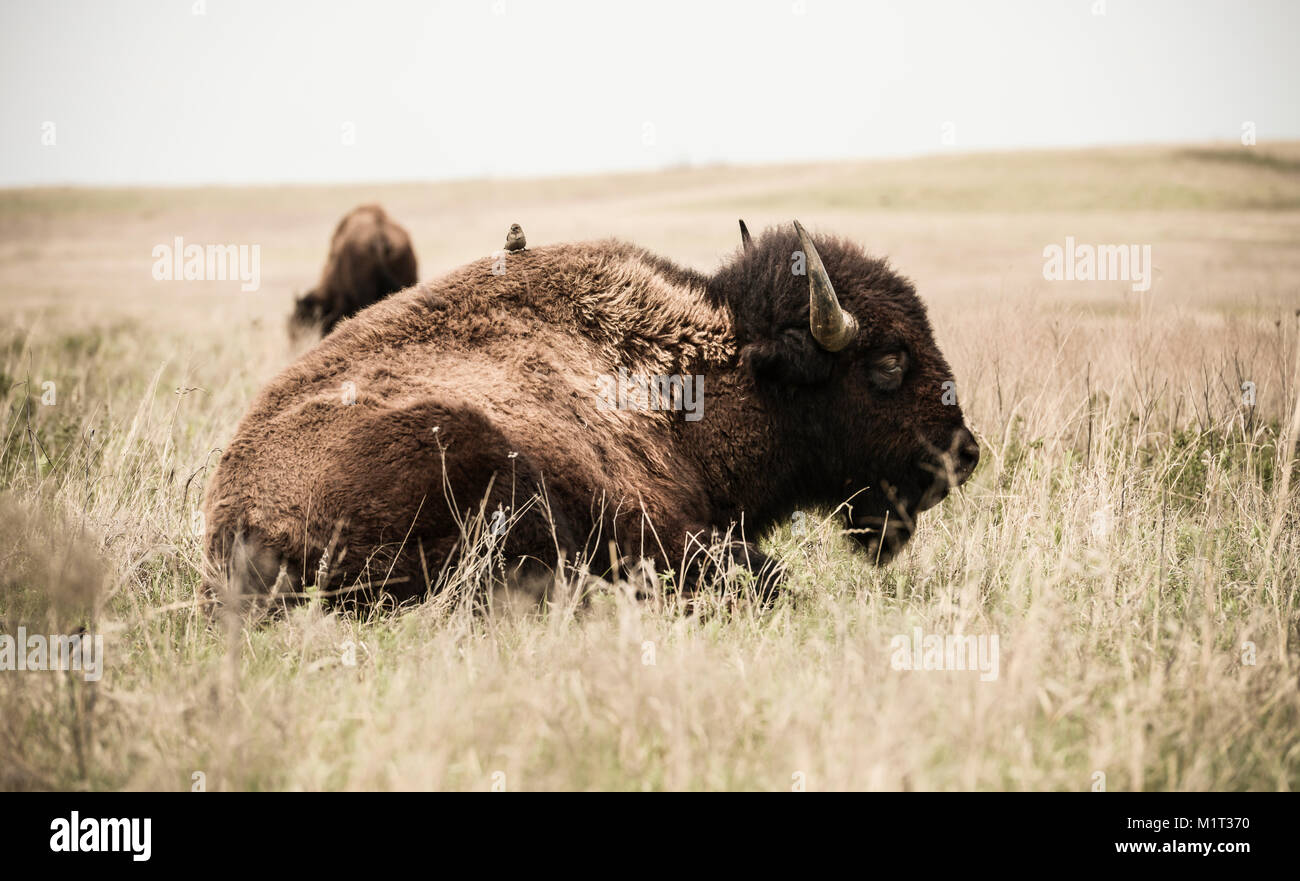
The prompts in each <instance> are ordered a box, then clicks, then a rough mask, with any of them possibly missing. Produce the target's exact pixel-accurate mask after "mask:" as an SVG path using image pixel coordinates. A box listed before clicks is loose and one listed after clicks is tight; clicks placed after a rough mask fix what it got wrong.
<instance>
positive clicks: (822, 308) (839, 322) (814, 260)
mask: <svg viewBox="0 0 1300 881" xmlns="http://www.w3.org/2000/svg"><path fill="white" fill-rule="evenodd" d="M794 228H795V232H797V233H799V246H800V247H801V248H803V253H804V259H805V261H806V263H807V268H808V327H809V329H811V330H812V335H813V339H815V340H816V341H817V345H819V346H821V347H822V348H823V349H825V350H826V351H828V352H838V351H839V350H840V349H843V348H844V347H845V346H847V345H848V344H849V343H850V342H852V341H853V337H854V336H856V335H857V332H858V321H857V319H856V318H854V317H853V316H852V315H851V314H849V313H848V312H845V311H844V309H842V308H840V301H839V300H838V299H836V297H835V288H833V287H832V286H831V280H830V277H829V276H828V275H827V274H826V267H824V266H822V258H821V256H820V255H819V254H818V253H817V248H816V246H815V245H813V240H812V236H810V235H808V230H806V229H804V228H803V224H802V223H800V222H799V221H797V220H796V221H795V222H794Z"/></svg>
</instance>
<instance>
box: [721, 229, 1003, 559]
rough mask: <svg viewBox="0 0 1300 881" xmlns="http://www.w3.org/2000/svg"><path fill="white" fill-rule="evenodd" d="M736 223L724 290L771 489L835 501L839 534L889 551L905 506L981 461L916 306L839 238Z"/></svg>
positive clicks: (903, 527) (904, 528) (908, 520)
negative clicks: (769, 459) (769, 458)
mask: <svg viewBox="0 0 1300 881" xmlns="http://www.w3.org/2000/svg"><path fill="white" fill-rule="evenodd" d="M741 227H742V237H743V240H744V251H743V253H742V254H741V256H740V258H739V260H738V261H737V262H736V263H735V264H734V265H733V266H732V267H731V268H730V269H731V271H730V272H727V273H726V275H727V277H728V281H729V284H728V287H729V288H730V289H731V290H730V291H729V292H728V296H729V297H730V298H731V299H732V303H733V311H734V313H735V315H736V319H737V333H738V337H739V341H740V343H741V346H742V347H741V360H742V364H743V365H744V366H745V367H746V368H747V372H748V374H749V376H750V379H751V380H752V382H753V385H754V390H755V393H756V395H757V397H758V399H759V400H760V401H761V402H762V404H763V406H764V407H765V409H766V410H767V411H768V414H769V419H770V421H771V424H772V426H773V432H774V433H775V434H776V435H777V437H775V438H773V440H774V441H775V442H776V445H775V449H777V450H779V451H780V452H779V453H778V454H777V455H776V457H775V458H777V459H778V460H783V461H778V462H775V463H774V465H775V466H776V467H774V468H773V471H774V472H780V473H783V474H785V475H786V477H785V479H786V480H787V481H789V485H788V487H787V492H785V493H782V495H783V496H785V497H786V498H789V499H794V500H796V504H818V503H825V502H832V503H836V502H847V512H848V513H847V517H848V526H849V531H850V534H851V535H853V536H854V538H855V539H856V540H857V541H858V542H859V543H860V544H861V545H862V547H863V548H864V549H865V550H866V551H867V552H868V554H869V555H870V556H871V558H872V559H873V560H874V561H875V562H879V563H885V562H888V561H889V560H890V559H892V558H893V556H894V555H895V554H896V553H897V552H898V551H899V549H901V548H902V546H903V545H904V544H905V543H906V542H907V541H908V539H909V538H911V536H912V533H913V530H914V524H915V518H916V516H917V515H918V514H919V513H921V512H922V511H925V510H926V509H928V508H931V507H934V506H935V505H937V504H938V503H939V502H941V501H942V500H943V499H944V498H945V497H946V496H947V495H948V492H949V491H950V490H951V489H952V488H953V487H956V486H959V485H960V484H962V483H964V482H965V481H966V479H967V478H969V477H970V475H971V473H972V472H973V471H974V470H975V466H976V464H977V463H978V462H979V445H978V444H977V443H976V441H975V438H974V436H973V435H972V434H971V432H970V430H969V429H968V428H967V427H966V425H965V423H964V421H963V418H962V411H961V408H960V406H958V404H957V401H956V395H955V385H954V384H953V376H952V372H951V370H950V369H949V367H948V363H947V361H945V360H944V357H943V354H942V353H941V352H940V351H939V348H938V346H937V345H936V344H935V341H934V333H933V331H932V329H931V327H930V322H929V319H928V317H927V316H926V311H925V306H924V305H923V304H922V303H921V301H920V299H919V298H918V297H917V295H916V291H915V289H914V288H913V286H912V284H911V283H910V282H909V281H908V280H907V279H905V278H903V277H902V276H899V275H898V274H896V273H894V272H893V271H892V270H891V269H890V268H889V266H888V264H887V263H885V261H883V260H877V259H873V258H871V257H869V256H867V255H866V254H865V253H864V252H863V251H862V249H861V248H859V247H858V246H856V245H854V244H852V243H850V242H846V241H844V240H842V239H836V238H822V237H818V238H816V239H815V240H814V237H812V236H810V235H809V234H808V232H807V231H806V230H805V229H804V228H803V226H802V225H800V224H799V223H798V222H797V221H796V222H795V223H794V225H793V228H789V229H777V230H769V231H768V232H767V233H765V234H764V235H763V236H762V237H761V238H760V239H759V240H758V241H757V242H755V241H753V240H751V239H750V237H749V233H748V231H747V230H745V229H744V224H743V223H742V224H741ZM783 466H784V467H783Z"/></svg>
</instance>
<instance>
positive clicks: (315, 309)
mask: <svg viewBox="0 0 1300 881" xmlns="http://www.w3.org/2000/svg"><path fill="white" fill-rule="evenodd" d="M415 281H416V262H415V252H414V251H413V250H411V239H410V236H408V235H407V234H406V230H404V229H402V228H401V227H400V226H398V225H397V224H396V223H394V222H393V221H392V220H390V219H389V217H388V215H387V214H386V213H384V209H383V208H380V207H379V206H378V205H362V206H360V207H358V208H354V209H352V210H351V211H349V212H348V213H347V214H346V215H344V217H343V219H342V220H340V221H339V224H338V226H337V227H335V229H334V236H333V238H331V239H330V252H329V257H328V258H327V259H326V261H325V269H324V270H323V271H322V272H321V276H320V281H319V282H317V283H316V287H314V288H312V289H311V290H310V291H308V292H307V293H305V294H303V295H302V296H301V297H299V298H298V299H297V300H295V301H294V307H293V315H292V316H290V319H289V329H290V332H291V333H292V334H293V335H295V336H297V335H300V334H303V333H311V332H313V331H316V330H319V332H320V333H329V332H330V331H331V330H333V329H334V326H335V325H336V324H338V323H339V322H340V321H342V320H343V319H344V318H347V317H349V316H351V315H355V314H356V313H357V312H360V311H361V310H362V309H364V308H366V307H367V306H369V305H370V304H371V303H377V302H379V301H380V300H382V299H383V298H384V297H387V296H388V295H389V294H392V293H395V292H397V291H400V290H401V289H402V288H406V287H410V286H411V285H413V284H415Z"/></svg>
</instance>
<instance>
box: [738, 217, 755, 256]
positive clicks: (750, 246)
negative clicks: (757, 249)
mask: <svg viewBox="0 0 1300 881" xmlns="http://www.w3.org/2000/svg"><path fill="white" fill-rule="evenodd" d="M740 244H741V245H742V246H743V247H744V249H745V253H746V254H748V253H749V252H750V251H752V250H754V240H753V239H752V238H750V237H749V227H747V226H745V221H743V220H742V221H741V222H740Z"/></svg>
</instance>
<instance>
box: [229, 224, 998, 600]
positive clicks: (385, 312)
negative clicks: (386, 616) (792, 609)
mask: <svg viewBox="0 0 1300 881" xmlns="http://www.w3.org/2000/svg"><path fill="white" fill-rule="evenodd" d="M742 229H743V224H742ZM743 235H744V244H745V247H744V248H743V249H742V250H741V251H739V252H738V253H737V254H736V255H735V256H734V257H733V258H732V259H731V260H730V261H729V262H728V263H726V265H724V266H723V267H722V268H721V269H720V270H718V271H717V272H716V273H714V274H712V275H705V274H702V273H699V272H695V271H693V270H690V269H685V268H682V267H680V266H677V265H676V264H674V263H672V262H670V261H668V260H666V259H664V258H662V257H658V256H656V255H654V254H651V253H649V252H647V251H645V250H643V249H641V248H638V247H635V246H633V245H630V244H625V243H622V242H617V241H604V242H596V243H584V244H566V245H553V246H549V247H542V248H537V249H535V250H527V251H520V252H518V253H516V254H509V255H505V256H502V255H501V254H498V255H496V257H495V258H490V259H484V260H480V261H478V262H476V263H472V264H470V265H468V266H464V267H462V268H460V269H458V270H456V271H454V272H452V273H451V274H450V275H447V276H446V277H444V278H442V279H440V280H438V281H436V282H433V283H429V284H424V285H420V286H417V287H414V288H411V289H408V290H406V291H404V292H402V293H401V294H399V295H398V296H395V297H390V298H389V299H387V300H385V301H383V302H381V303H379V304H377V305H375V306H374V307H372V308H370V309H369V310H367V311H366V312H365V314H364V315H362V316H360V317H358V318H357V319H356V320H353V321H349V322H347V323H346V324H344V325H343V326H342V327H340V328H339V329H338V330H337V331H336V332H335V333H334V334H332V335H330V336H329V337H327V338H326V339H325V340H324V341H322V342H321V343H320V344H319V345H318V346H316V348H314V349H313V350H311V351H310V352H308V353H307V354H305V355H304V356H303V357H302V358H301V359H299V360H298V361H297V362H296V363H295V364H293V365H291V366H290V367H289V368H288V369H286V370H285V371H284V372H283V373H282V374H280V375H279V376H278V377H277V378H276V379H275V380H273V381H272V382H271V384H270V385H269V386H267V387H266V388H265V389H263V390H262V392H261V393H260V394H259V395H258V397H257V399H256V400H255V401H254V403H253V405H252V407H251V409H250V410H249V411H248V413H247V414H246V415H245V416H244V418H243V421H242V422H241V423H240V425H239V427H238V429H237V430H236V432H235V437H234V439H233V440H232V441H231V442H230V444H229V446H228V447H227V448H226V450H225V452H224V454H223V455H222V457H221V461H220V463H219V465H218V467H217V469H216V472H215V474H214V475H213V478H212V480H211V482H210V484H209V486H208V490H207V497H206V501H205V506H206V523H207V536H206V553H207V557H208V562H209V566H210V570H209V577H210V578H215V579H217V580H218V584H217V585H213V586H214V587H216V586H219V584H222V583H224V584H226V585H233V586H234V587H236V588H237V589H238V590H239V591H240V592H241V593H249V592H253V593H256V592H267V591H272V592H279V591H294V590H297V589H298V588H301V587H302V586H303V585H312V584H314V585H316V586H317V587H318V588H325V587H328V588H329V589H331V590H349V589H354V590H355V589H358V585H360V586H362V587H363V588H366V589H373V588H376V587H382V588H386V590H387V592H388V593H389V594H391V595H394V596H396V597H397V598H408V597H413V596H419V595H422V594H423V593H424V592H425V591H426V590H427V589H428V588H429V587H430V586H431V585H432V584H434V583H436V581H437V576H438V573H439V572H440V571H441V570H443V567H444V566H445V565H446V564H448V563H449V562H451V561H454V560H455V559H457V558H458V554H459V553H460V552H461V551H463V550H464V548H465V544H466V542H467V541H468V540H469V538H467V536H468V535H469V533H467V532H466V530H465V529H464V527H463V525H462V524H464V523H465V522H466V520H467V515H468V514H470V513H474V512H485V513H487V514H490V515H491V517H492V518H493V520H494V523H493V524H491V526H492V531H494V532H495V531H496V529H495V527H496V526H500V525H503V523H508V526H509V528H508V529H506V530H503V531H502V534H501V537H500V539H499V544H498V545H497V546H496V550H497V551H499V552H500V559H502V560H505V561H512V562H511V564H508V565H518V566H523V565H524V564H525V563H527V562H531V563H532V564H533V565H535V566H538V567H553V566H554V565H555V564H556V562H557V560H558V559H560V558H561V555H563V557H564V558H565V559H567V560H569V561H573V560H575V559H578V558H585V559H588V560H590V561H592V563H593V569H594V570H595V571H599V569H600V567H602V566H613V565H615V564H617V563H618V562H620V561H622V560H624V559H626V560H628V561H634V560H637V559H638V558H641V557H646V558H650V559H652V560H653V561H654V562H655V563H656V565H657V567H658V568H659V569H660V571H664V570H668V571H674V572H676V573H678V575H679V577H680V579H681V580H680V581H679V582H678V583H679V584H680V585H682V587H683V589H686V586H687V585H688V584H694V583H696V582H695V581H694V578H693V575H692V573H693V572H695V571H696V570H695V569H693V568H692V565H691V561H692V560H694V559H699V557H698V556H697V555H696V551H697V550H698V548H699V547H700V545H699V544H698V543H699V542H700V541H701V540H702V541H703V542H705V543H707V542H708V541H709V537H710V536H711V535H713V534H718V533H721V534H730V535H731V536H732V539H731V540H732V541H733V542H734V544H732V545H730V549H731V550H733V551H736V552H738V553H736V554H735V556H736V558H737V559H739V560H740V561H741V562H744V561H746V560H747V561H748V564H749V566H751V567H752V569H753V571H754V572H755V573H756V574H758V575H760V579H759V581H760V583H763V584H772V583H774V581H775V580H776V579H775V578H767V577H766V576H767V574H768V573H770V572H771V567H770V565H769V563H768V561H767V560H766V559H765V558H764V556H763V554H762V553H760V552H759V551H758V549H757V547H756V546H755V545H754V544H753V543H752V541H753V539H755V538H756V537H757V536H758V535H759V534H760V533H762V532H763V531H764V530H765V529H766V528H767V527H769V526H770V525H772V524H774V523H776V522H778V521H780V520H782V519H783V518H788V517H789V516H790V515H791V513H792V512H793V511H794V510H795V509H797V508H803V507H809V506H822V505H825V506H836V505H840V504H841V503H845V502H847V503H848V504H847V506H846V512H847V519H848V526H849V527H850V529H849V532H850V534H851V535H852V536H853V537H854V538H855V539H856V540H857V541H858V542H860V543H861V545H862V547H863V548H864V550H865V551H866V554H867V557H868V558H869V559H870V560H871V561H874V562H880V563H883V562H886V561H888V560H889V559H890V558H891V557H892V556H893V555H894V554H895V553H897V551H898V549H899V548H901V547H902V546H903V544H904V543H905V542H906V541H907V540H908V539H909V538H910V537H911V535H912V531H913V524H914V519H915V518H916V516H917V515H918V514H919V513H920V512H922V511H924V510H926V509H927V508H930V507H933V506H934V505H936V504H938V503H939V502H940V501H941V500H942V499H943V498H944V497H945V496H946V495H947V493H948V491H949V489H950V488H951V487H952V486H954V485H957V484H960V483H962V482H963V481H965V480H966V478H967V477H969V476H970V474H971V472H972V471H973V470H974V468H975V465H976V462H977V461H978V459H979V447H978V445H977V444H976V443H975V440H974V438H973V437H972V435H971V433H970V432H969V431H968V430H967V429H966V427H965V425H964V424H963V421H962V414H961V410H960V408H959V407H958V406H957V405H956V403H955V401H954V400H953V399H952V398H951V392H950V390H951V388H952V386H951V385H948V383H949V382H950V380H951V379H952V375H951V373H950V371H949V368H948V364H947V363H946V362H945V361H944V358H943V355H942V354H941V353H940V352H939V349H938V347H937V346H936V345H935V341H934V337H933V334H932V332H931V328H930V323H929V320H928V319H927V317H926V311H925V307H924V305H922V303H921V301H920V299H918V298H917V295H916V292H915V290H914V289H913V286H912V284H911V283H910V282H909V281H907V280H906V279H905V278H903V277H901V276H899V275H897V274H895V273H894V272H893V271H891V270H890V268H889V267H888V265H887V264H886V263H885V262H884V261H882V260H877V259H873V258H871V257H869V256H867V254H865V253H864V252H863V251H862V249H861V248H859V247H858V246H856V245H854V244H852V243H850V242H847V241H845V240H843V239H839V238H831V237H815V238H814V237H810V236H809V235H808V233H807V232H806V231H805V230H804V229H803V227H801V226H799V224H798V223H795V224H794V225H793V226H792V227H789V228H781V229H770V230H768V231H767V232H765V233H764V234H763V235H761V236H760V237H759V238H758V239H757V240H751V239H750V237H749V234H748V231H747V230H745V231H743ZM646 378H649V379H648V381H647V380H646ZM615 386H617V387H618V394H617V395H613V394H611V393H612V391H613V389H614V387H615ZM629 390H630V393H628V394H625V393H627V392H629ZM683 391H689V392H690V393H691V394H690V396H689V397H693V400H692V401H690V402H689V406H688V401H687V398H688V396H687V395H683V394H682V392H683ZM692 417H694V418H692ZM503 517H504V518H508V520H503ZM481 534H482V533H480V535H481ZM713 547H714V548H715V549H716V548H717V547H719V545H714V546H713ZM722 547H727V545H725V544H724V545H722ZM615 555H617V558H616V557H615ZM684 563H685V564H686V565H685V566H683V564H684Z"/></svg>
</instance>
